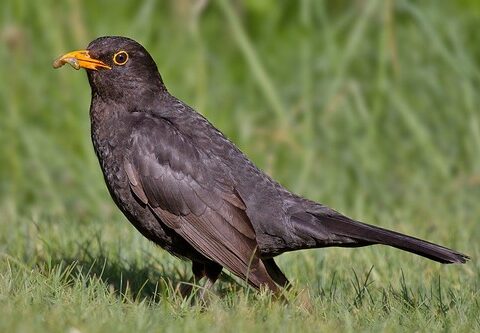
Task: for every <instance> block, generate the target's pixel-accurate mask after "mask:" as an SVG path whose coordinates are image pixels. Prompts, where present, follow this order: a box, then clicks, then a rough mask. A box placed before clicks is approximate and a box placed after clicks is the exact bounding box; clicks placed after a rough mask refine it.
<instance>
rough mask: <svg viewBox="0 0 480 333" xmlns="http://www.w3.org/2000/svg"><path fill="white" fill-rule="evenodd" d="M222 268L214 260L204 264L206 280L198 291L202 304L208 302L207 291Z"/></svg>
mask: <svg viewBox="0 0 480 333" xmlns="http://www.w3.org/2000/svg"><path fill="white" fill-rule="evenodd" d="M222 269H223V267H222V266H220V265H219V264H217V263H214V262H212V263H210V264H208V265H205V275H206V277H207V282H206V283H205V285H204V286H203V289H202V291H201V292H200V300H201V302H202V304H203V305H207V304H208V293H209V292H210V290H211V289H212V287H213V285H214V284H215V282H216V281H217V280H218V278H219V276H220V274H221V273H222Z"/></svg>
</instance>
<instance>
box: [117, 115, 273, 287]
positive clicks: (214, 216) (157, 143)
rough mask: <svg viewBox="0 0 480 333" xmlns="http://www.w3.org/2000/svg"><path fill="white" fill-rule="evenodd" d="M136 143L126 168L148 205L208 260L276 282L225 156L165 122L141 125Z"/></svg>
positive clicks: (261, 280)
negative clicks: (202, 147)
mask: <svg viewBox="0 0 480 333" xmlns="http://www.w3.org/2000/svg"><path fill="white" fill-rule="evenodd" d="M130 144H131V147H130V150H129V153H128V154H127V155H126V156H125V160H124V167H125V170H126V173H127V175H128V178H129V181H130V186H131V189H132V191H133V192H134V194H135V196H136V197H137V198H138V199H139V200H140V201H142V202H143V204H145V205H148V206H149V207H150V208H151V209H152V210H153V212H154V213H155V214H156V215H157V216H158V217H159V218H160V220H161V221H162V222H163V223H164V224H166V225H167V226H168V227H169V228H171V229H173V230H174V231H175V232H177V233H178V234H179V235H180V236H182V237H183V238H184V239H185V240H186V241H187V242H188V243H190V244H191V245H192V246H194V247H195V248H196V249H197V250H198V251H199V252H200V253H202V254H203V255H205V256H206V257H207V258H209V259H211V260H213V261H215V262H217V263H219V264H220V265H222V266H224V267H226V268H227V269H229V270H230V271H231V272H233V273H234V274H236V275H237V276H239V277H240V278H242V279H247V280H249V282H250V283H251V284H253V285H254V286H256V287H259V286H260V285H261V284H268V285H270V284H272V282H271V281H269V278H268V275H267V274H266V273H265V272H264V270H265V269H264V267H263V263H262V262H261V260H259V258H258V256H257V243H256V240H255V232H254V229H253V227H252V225H251V223H250V220H249V218H248V216H247V214H246V212H245V209H246V207H245V204H244V203H243V201H242V199H241V198H240V197H239V195H238V194H237V193H236V191H235V188H234V187H233V184H231V182H229V181H228V179H225V177H226V176H225V174H224V173H222V171H221V169H222V167H221V163H222V162H221V159H220V158H219V157H215V156H207V154H206V153H204V152H202V151H200V150H199V149H197V148H196V147H195V144H194V142H192V140H191V139H190V138H189V137H187V136H186V135H184V134H182V133H181V132H180V131H178V130H177V128H175V126H173V124H171V123H169V122H168V121H167V120H164V119H157V118H152V119H149V120H148V121H144V122H141V123H139V124H138V125H137V126H135V128H134V129H133V131H132V135H131V140H130ZM272 288H273V287H272Z"/></svg>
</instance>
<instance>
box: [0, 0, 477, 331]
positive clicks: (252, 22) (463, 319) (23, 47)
mask: <svg viewBox="0 0 480 333" xmlns="http://www.w3.org/2000/svg"><path fill="white" fill-rule="evenodd" d="M202 5H206V7H203V6H202ZM479 19H480V7H479V6H478V4H477V3H476V2H475V1H473V0H472V1H468V0H462V1H457V2H453V1H449V2H447V1H433V0H430V1H428V0H427V1H422V2H417V1H405V0H399V1H339V2H326V1H313V0H312V1H308V0H305V1H297V2H295V1H290V2H287V1H283V2H277V1H262V2H260V1H245V2H241V1H235V2H228V1H221V0H219V1H186V0H184V1H175V2H174V1H171V2H167V1H164V2H161V4H157V3H156V2H154V1H148V0H145V1H142V2H132V3H131V4H130V5H125V6H124V5H120V4H119V2H118V1H105V2H102V4H98V3H97V1H93V0H92V1H85V2H82V3H81V2H80V1H75V0H71V1H64V2H61V3H59V2H58V1H23V0H20V1H13V0H12V1H9V0H7V1H4V2H3V3H2V11H1V13H0V38H1V47H0V62H1V64H2V65H1V66H0V78H1V80H0V116H1V117H0V118H1V119H0V156H1V157H0V158H1V159H0V161H1V163H0V181H1V182H0V332H72V333H73V332H133V331H168V332H177V331H188V332H202V331H208V332H224V331H249V332H264V331H276V332H298V331H301V332H318V331H328V330H334V331H339V330H340V331H355V332H357V331H428V332H430V331H432V330H441V331H455V332H462V331H464V332H468V331H478V330H480V320H479V318H480V303H479V301H478V299H479V298H480V261H479V259H478V258H479V256H480V246H479V244H480V243H479V241H478V240H479V239H480V227H479V221H478V218H479V217H480V205H478V201H479V199H480V158H479V155H480V154H479V153H480V113H479V107H478V105H480V95H479V94H478V87H479V84H480V65H479V62H480V37H479V36H480V35H479V34H478V22H479ZM107 34H120V35H127V36H130V37H133V38H135V39H137V40H139V41H141V42H142V43H143V44H144V45H145V46H146V47H147V48H148V49H149V50H150V51H151V53H152V55H153V56H154V58H155V59H156V60H157V63H158V66H159V68H160V69H161V72H162V75H163V77H164V80H165V82H166V83H167V86H168V87H169V89H170V91H171V92H172V93H174V94H175V95H176V96H178V97H180V98H181V99H183V100H185V101H186V102H188V103H189V104H191V105H192V106H194V107H195V108H196V109H197V110H199V111H200V112H202V113H203V114H205V115H206V116H207V117H208V118H209V119H210V120H211V121H212V122H213V123H214V124H215V125H216V126H217V127H219V128H220V129H222V131H224V132H225V133H226V134H227V135H228V136H229V137H230V138H232V140H233V141H235V142H236V143H237V144H238V146H239V147H240V148H241V149H242V150H244V151H245V152H246V153H247V154H248V155H249V156H250V157H251V158H252V159H253V160H254V161H255V162H256V163H257V164H258V165H259V166H260V167H262V168H263V169H264V170H266V171H267V172H268V173H269V174H271V175H272V176H273V177H274V178H276V179H278V180H279V181H281V182H282V183H283V184H284V185H285V186H287V187H288V188H290V189H291V190H293V191H295V192H298V193H301V194H302V195H305V196H307V197H309V198H311V199H314V200H318V201H320V202H323V203H325V204H328V205H330V206H332V207H334V208H336V209H338V210H340V211H342V212H344V213H346V214H348V215H350V216H353V217H356V218H358V219H361V220H364V221H368V222H370V223H373V224H378V225H382V226H384V227H387V228H393V229H396V230H398V231H401V232H405V233H410V234H414V235H416V236H418V237H422V238H427V239H429V240H432V241H435V242H438V243H441V244H444V245H447V246H449V247H453V248H455V249H458V250H460V251H463V252H465V253H467V254H469V255H470V256H471V257H472V260H471V261H470V262H469V263H468V264H466V265H462V266H459V265H456V266H441V265H439V264H436V263H434V262H430V261H427V260H425V259H422V258H418V257H415V256H413V255H411V254H407V253H403V252H401V251H397V250H394V249H390V248H386V247H371V248H364V249H355V250H348V249H326V250H312V251H302V252H298V253H291V254H285V255H283V256H282V257H281V258H280V259H279V264H280V266H281V267H282V268H283V269H284V271H285V273H286V274H287V276H289V277H290V278H291V280H292V282H293V284H294V288H293V290H292V291H291V292H288V293H287V295H286V296H287V298H288V299H289V302H288V303H282V302H277V301H274V300H272V298H271V296H270V295H267V294H257V293H255V292H252V290H249V289H247V288H245V287H243V286H241V285H239V284H237V283H235V282H233V281H232V278H231V277H229V276H228V275H225V277H224V279H223V280H222V281H221V283H219V285H218V288H217V290H216V292H217V295H219V296H220V297H218V298H213V300H212V304H211V306H210V307H209V308H208V309H207V310H206V311H202V309H201V308H200V307H198V306H190V304H189V302H188V301H182V300H181V299H180V298H179V297H178V296H176V295H175V293H174V292H173V287H174V285H175V284H176V283H177V282H178V281H183V280H186V279H188V277H189V275H190V273H189V267H188V265H187V264H186V263H184V262H181V261H180V260H178V259H175V258H172V257H171V256H169V255H168V254H166V253H165V252H164V251H162V250H160V249H158V248H156V247H155V246H154V245H153V244H151V243H149V242H148V241H146V240H145V239H143V238H142V237H141V236H140V235H139V234H138V233H137V232H136V231H135V230H134V229H133V227H131V226H130V225H129V224H128V222H126V220H125V218H123V217H122V216H121V215H120V213H118V212H117V210H116V208H115V207H114V205H113V203H112V202H111V200H110V198H109V197H108V194H107V191H106V189H105V186H104V184H103V180H102V177H101V174H100V170H99V168H98V166H97V161H96V158H95V156H94V154H93V150H92V148H91V143H90V139H89V119H88V107H89V101H90V96H89V94H90V92H89V88H88V84H87V81H86V78H85V75H84V74H83V73H78V72H75V71H73V70H69V69H67V68H64V69H62V70H60V71H53V70H52V69H51V61H52V60H53V59H54V58H55V57H56V56H58V55H59V54H61V53H62V52H65V51H68V50H72V49H78V48H82V47H85V45H86V44H87V43H88V42H89V41H90V40H91V39H93V38H95V37H96V36H99V35H107Z"/></svg>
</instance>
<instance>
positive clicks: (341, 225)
mask: <svg viewBox="0 0 480 333" xmlns="http://www.w3.org/2000/svg"><path fill="white" fill-rule="evenodd" d="M292 219H293V221H294V226H295V229H296V231H297V232H296V234H297V235H298V236H300V237H302V235H303V236H306V237H308V238H309V239H313V240H314V241H315V242H316V244H315V245H313V244H312V245H313V246H308V247H324V246H340V247H359V246H366V245H374V244H383V245H389V246H393V247H395V248H397V249H401V250H404V251H408V252H412V253H415V254H418V255H420V256H423V257H426V258H428V259H431V260H435V261H438V262H440V263H443V264H452V263H465V262H466V261H467V260H468V259H470V258H469V257H468V256H467V255H465V254H462V253H460V252H457V251H455V250H451V249H449V248H446V247H443V246H440V245H437V244H434V243H430V242H427V241H425V240H422V239H418V238H415V237H411V236H407V235H404V234H401V233H399V232H395V231H391V230H387V229H383V228H379V227H375V226H372V225H369V224H366V223H362V222H358V221H355V220H352V219H350V218H348V217H346V216H343V215H341V214H340V213H338V212H336V211H333V210H330V209H327V208H325V207H323V206H322V208H321V209H320V210H317V209H316V210H315V212H302V213H299V214H294V215H293V216H292Z"/></svg>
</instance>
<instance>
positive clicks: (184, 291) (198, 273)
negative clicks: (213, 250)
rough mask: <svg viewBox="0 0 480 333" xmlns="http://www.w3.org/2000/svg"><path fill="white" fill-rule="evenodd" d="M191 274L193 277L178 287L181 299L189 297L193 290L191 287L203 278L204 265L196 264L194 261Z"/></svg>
mask: <svg viewBox="0 0 480 333" xmlns="http://www.w3.org/2000/svg"><path fill="white" fill-rule="evenodd" d="M192 273H193V276H192V277H191V278H190V280H188V282H187V283H184V282H180V285H179V286H178V290H179V292H180V295H181V296H182V297H183V298H187V297H188V296H190V294H191V293H192V290H193V286H194V285H195V284H197V283H198V282H199V281H200V280H201V279H202V278H203V277H204V276H205V265H204V264H201V263H198V262H196V261H193V262H192Z"/></svg>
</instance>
